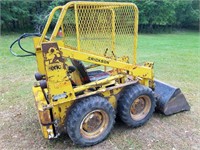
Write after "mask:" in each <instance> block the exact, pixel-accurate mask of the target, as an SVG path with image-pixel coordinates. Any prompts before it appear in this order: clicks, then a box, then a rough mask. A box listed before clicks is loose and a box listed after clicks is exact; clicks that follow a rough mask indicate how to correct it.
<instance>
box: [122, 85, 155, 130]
mask: <svg viewBox="0 0 200 150" xmlns="http://www.w3.org/2000/svg"><path fill="white" fill-rule="evenodd" d="M155 106H156V102H155V99H154V96H153V91H152V90H151V89H150V88H148V87H145V86H143V85H141V84H137V85H131V86H128V87H126V88H125V89H124V91H123V93H122V95H121V96H120V98H119V100H118V115H119V117H120V119H121V120H122V121H123V122H124V123H126V124H127V125H128V126H130V127H139V126H141V125H143V124H145V123H146V122H147V121H148V120H149V119H150V118H151V117H152V115H153V112H154V111H155ZM138 108H139V109H141V112H140V113H138V114H137V111H138V110H137V109H138Z"/></svg>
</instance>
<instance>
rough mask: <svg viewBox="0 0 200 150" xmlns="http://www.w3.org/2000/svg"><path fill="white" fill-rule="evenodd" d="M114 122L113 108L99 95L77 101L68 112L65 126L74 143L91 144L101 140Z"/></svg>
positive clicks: (107, 133)
mask: <svg viewBox="0 0 200 150" xmlns="http://www.w3.org/2000/svg"><path fill="white" fill-rule="evenodd" d="M114 123H115V110H114V109H113V107H112V105H111V104H110V103H109V102H108V101H107V100H106V99H105V98H103V97H101V96H91V97H87V98H85V99H83V100H81V101H79V102H77V103H76V104H75V105H74V106H73V107H72V109H71V110H70V112H69V115H68V117H67V119H66V123H65V126H66V128H67V132H68V135H69V137H70V138H71V139H72V141H73V142H74V143H75V144H78V145H80V146H91V145H94V144H97V143H99V142H101V141H103V140H104V139H105V138H106V137H107V136H108V135H109V133H110V131H111V129H112V127H113V125H114Z"/></svg>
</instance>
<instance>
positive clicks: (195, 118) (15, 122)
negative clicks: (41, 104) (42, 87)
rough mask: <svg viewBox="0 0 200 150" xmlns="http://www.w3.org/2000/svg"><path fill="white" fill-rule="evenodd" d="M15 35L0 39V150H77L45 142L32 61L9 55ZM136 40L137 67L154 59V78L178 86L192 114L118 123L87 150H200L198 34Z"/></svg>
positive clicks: (63, 140) (63, 142)
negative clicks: (133, 124)
mask: <svg viewBox="0 0 200 150" xmlns="http://www.w3.org/2000/svg"><path fill="white" fill-rule="evenodd" d="M18 36H19V34H10V35H1V37H0V64H1V65H0V66H1V68H0V93H1V96H0V120H1V122H0V149H42V148H44V149H80V148H79V147H76V146H74V145H73V144H72V142H71V140H70V139H69V137H68V136H67V135H66V134H64V135H62V136H61V137H60V138H58V139H56V140H53V141H48V140H45V139H43V137H42V133H41V131H40V126H39V123H38V120H37V114H36V112H35V107H34V100H33V95H32V91H31V87H32V85H33V82H34V72H36V71H37V66H36V61H35V58H34V57H25V58H17V57H14V56H12V55H11V54H10V52H9V46H10V44H11V43H12V41H14V40H15V39H16V38H17V37H18ZM138 41H139V44H138V51H137V53H138V59H137V60H138V63H139V64H142V63H143V62H145V61H153V62H154V63H155V76H156V78H157V79H159V80H162V81H164V82H167V83H169V84H172V85H174V86H176V87H180V88H181V89H182V91H183V93H184V94H185V96H186V98H187V100H188V102H189V104H190V106H191V111H190V112H184V113H179V114H176V115H173V116H169V117H165V116H163V115H161V114H154V116H153V118H152V119H151V120H150V121H149V122H148V123H147V124H145V125H144V126H142V127H139V128H136V129H130V128H128V127H126V126H125V125H124V124H123V123H121V122H117V123H116V125H115V127H114V129H113V130H112V133H111V134H110V136H109V137H108V138H107V140H105V141H104V142H102V143H100V144H98V145H96V146H93V147H89V148H86V149H156V150H158V149H167V150H168V149H169V150H172V149H173V150H175V149H176V150H184V149H185V150H188V149H199V147H200V143H199V140H200V121H199V116H200V109H199V106H200V98H199V96H200V90H199V89H200V54H199V53H200V44H199V43H200V35H199V33H198V32H175V33H171V34H140V35H139V40H138ZM32 43H33V42H32V39H26V40H25V41H24V43H23V45H24V47H26V48H29V49H31V50H33V44H32ZM14 48H15V49H18V48H17V47H14Z"/></svg>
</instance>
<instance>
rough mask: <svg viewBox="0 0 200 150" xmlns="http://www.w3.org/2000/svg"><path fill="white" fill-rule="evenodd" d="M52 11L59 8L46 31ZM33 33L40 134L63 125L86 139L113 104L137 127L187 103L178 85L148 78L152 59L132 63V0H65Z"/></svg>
mask: <svg viewBox="0 0 200 150" xmlns="http://www.w3.org/2000/svg"><path fill="white" fill-rule="evenodd" d="M55 13H60V15H59V18H58V19H57V22H56V25H55V27H54V30H53V32H52V33H51V34H50V36H49V38H47V35H49V28H50V25H51V23H52V19H53V17H54V15H55ZM47 33H48V34H47ZM61 33H62V35H61ZM33 36H38V37H35V38H34V46H35V55H36V60H37V65H38V73H36V74H35V78H36V80H37V82H35V84H34V87H33V93H34V97H35V103H36V108H37V111H38V116H39V121H40V125H41V129H42V132H43V135H44V137H45V138H48V139H51V138H56V137H58V136H59V135H60V134H61V133H62V132H63V131H67V133H68V134H69V137H70V138H71V139H72V141H73V142H74V143H75V144H79V145H82V146H90V145H94V144H97V143H99V142H101V141H102V140H104V139H105V138H106V137H107V136H108V134H109V133H110V131H111V129H112V127H113V125H114V123H115V117H116V112H117V113H118V115H119V117H120V118H121V120H122V121H123V122H124V123H126V124H127V125H128V126H131V127H138V126H141V125H143V124H145V123H146V122H147V121H148V120H149V119H150V118H151V117H152V114H153V112H154V111H155V109H157V110H159V111H160V112H162V113H163V114H165V115H171V114H174V113H177V112H180V111H185V110H189V109H190V106H189V105H188V103H187V101H186V99H185V97H184V95H183V94H182V92H181V90H180V89H178V88H176V87H173V86H170V85H168V84H165V83H163V82H160V81H158V80H155V79H154V71H153V65H154V64H153V63H152V62H146V63H145V64H144V65H138V64H137V63H136V54H137V53H136V49H137V39H138V9H137V6H136V5H135V4H133V3H117V2H83V1H81V2H78V1H73V2H69V3H67V4H66V5H64V6H58V7H55V8H54V9H53V10H52V12H51V13H50V15H49V18H48V21H47V23H46V26H45V28H44V30H43V33H42V34H41V35H40V34H34V35H33ZM24 37H27V35H23V36H22V37H21V38H24ZM19 43H20V42H19ZM11 48H12V45H11ZM29 55H32V54H30V52H29Z"/></svg>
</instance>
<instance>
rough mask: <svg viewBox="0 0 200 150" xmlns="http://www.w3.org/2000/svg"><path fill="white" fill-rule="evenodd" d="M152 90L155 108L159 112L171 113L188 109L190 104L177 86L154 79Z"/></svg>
mask: <svg viewBox="0 0 200 150" xmlns="http://www.w3.org/2000/svg"><path fill="white" fill-rule="evenodd" d="M154 92H155V97H156V100H157V102H156V104H157V106H156V110H158V111H159V112H161V113H163V114H165V115H172V114H175V113H178V112H182V111H189V110H190V106H189V104H188V102H187V101H186V98H185V96H184V95H183V93H182V92H181V90H180V89H179V88H177V87H174V86H171V85H169V84H166V83H164V82H161V81H159V80H155V90H154Z"/></svg>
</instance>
